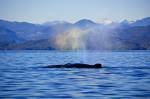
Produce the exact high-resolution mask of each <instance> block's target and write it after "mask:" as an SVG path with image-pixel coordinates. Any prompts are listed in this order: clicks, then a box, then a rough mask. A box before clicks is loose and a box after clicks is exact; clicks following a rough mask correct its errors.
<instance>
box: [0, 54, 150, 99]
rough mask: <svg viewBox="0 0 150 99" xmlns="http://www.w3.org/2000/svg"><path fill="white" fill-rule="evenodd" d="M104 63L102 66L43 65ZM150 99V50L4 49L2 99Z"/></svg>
mask: <svg viewBox="0 0 150 99" xmlns="http://www.w3.org/2000/svg"><path fill="white" fill-rule="evenodd" d="M65 63H89V64H95V63H101V64H102V65H103V68H101V69H77V68H72V69H67V68H42V67H44V66H47V65H52V64H65ZM5 98H6V99H9V98H10V99H14V98H15V99H16V98H17V99H24V98H25V99H26V98H29V99H30V98H31V99H32V98H35V99H37V98H39V99H41V98H48V99H50V98H52V99H57V98H60V99H61V98H68V99H70V98H74V99H79V98H80V99H108V98H111V99H113V98H114V99H116V98H117V99H118V98H119V99H120V98H125V99H128V98H131V99H138V98H139V99H141V98H143V99H148V98H149V99H150V51H112V52H111V51H0V99H5Z"/></svg>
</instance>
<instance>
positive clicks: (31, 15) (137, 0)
mask: <svg viewBox="0 0 150 99" xmlns="http://www.w3.org/2000/svg"><path fill="white" fill-rule="evenodd" d="M149 5H150V0H0V19H4V20H9V21H21V22H23V21H25V22H32V23H43V22H46V21H55V20H64V21H68V22H76V21H78V20H81V19H91V20H93V21H96V22H101V21H102V20H105V19H110V20H113V21H120V20H124V19H127V20H136V19H141V18H144V17H150V6H149Z"/></svg>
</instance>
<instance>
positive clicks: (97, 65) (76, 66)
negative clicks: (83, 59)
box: [44, 63, 102, 68]
mask: <svg viewBox="0 0 150 99" xmlns="http://www.w3.org/2000/svg"><path fill="white" fill-rule="evenodd" d="M44 68H102V65H101V64H99V63H97V64H94V65H90V64H82V63H74V64H71V63H68V64H62V65H49V66H46V67H44Z"/></svg>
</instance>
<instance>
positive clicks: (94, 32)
mask: <svg viewBox="0 0 150 99" xmlns="http://www.w3.org/2000/svg"><path fill="white" fill-rule="evenodd" d="M0 49H1V50H26V49H28V50H40V49H41V50H88V49H89V50H141V49H142V50H143V49H144V50H150V17H147V18H144V19H140V20H137V21H135V22H129V21H127V20H124V21H122V22H111V23H110V24H105V23H96V22H93V21H91V20H87V19H82V20H79V21H78V22H76V23H69V22H65V21H54V22H46V23H44V24H32V23H27V22H10V21H5V20H0Z"/></svg>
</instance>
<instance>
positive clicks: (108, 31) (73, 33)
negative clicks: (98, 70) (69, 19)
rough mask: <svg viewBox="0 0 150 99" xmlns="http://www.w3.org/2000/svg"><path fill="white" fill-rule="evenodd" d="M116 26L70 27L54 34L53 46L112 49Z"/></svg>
mask: <svg viewBox="0 0 150 99" xmlns="http://www.w3.org/2000/svg"><path fill="white" fill-rule="evenodd" d="M115 28H116V27H104V26H103V27H101V26H95V27H90V28H71V29H69V30H67V31H65V32H63V33H58V34H57V35H56V36H55V41H54V42H55V43H54V46H55V47H56V49H61V50H87V49H97V50H98V49H112V48H113V47H114V46H116V45H115V43H118V45H117V46H119V45H121V44H119V43H120V42H117V40H116V39H115V38H116V37H117V35H118V34H117V33H116V32H115V30H114V29H115Z"/></svg>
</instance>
